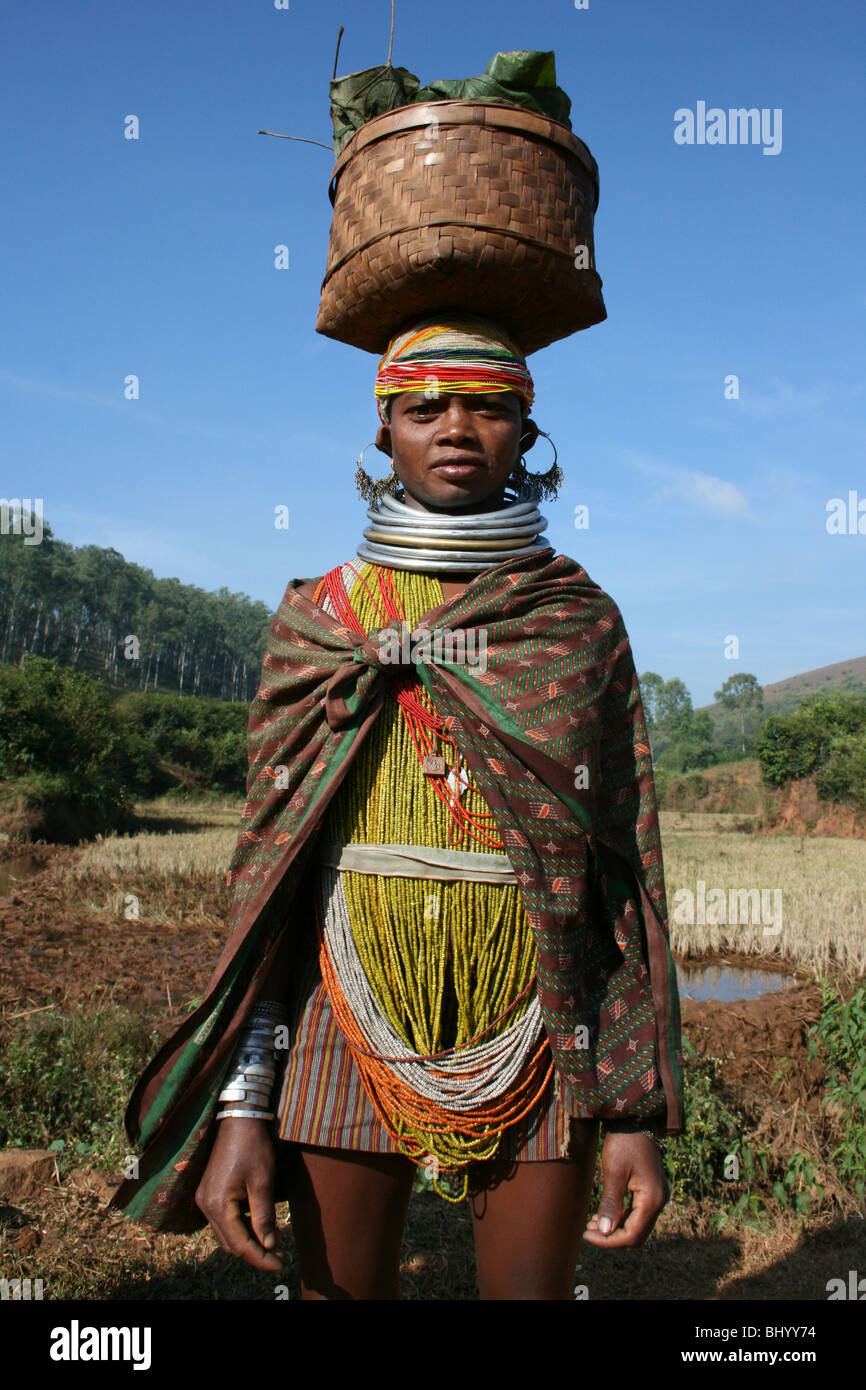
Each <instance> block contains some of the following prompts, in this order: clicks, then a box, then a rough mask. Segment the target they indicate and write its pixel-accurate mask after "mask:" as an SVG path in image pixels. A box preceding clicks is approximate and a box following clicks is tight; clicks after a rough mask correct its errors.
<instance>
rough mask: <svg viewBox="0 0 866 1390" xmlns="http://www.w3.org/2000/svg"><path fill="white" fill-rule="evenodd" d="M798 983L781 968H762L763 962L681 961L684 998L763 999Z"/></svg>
mask: <svg viewBox="0 0 866 1390" xmlns="http://www.w3.org/2000/svg"><path fill="white" fill-rule="evenodd" d="M796 983H797V981H796V979H795V978H794V976H793V975H783V974H782V973H781V972H780V971H777V970H762V969H761V967H760V966H759V965H741V964H738V965H727V964H725V963H724V962H721V963H719V962H715V963H714V962H702V963H701V964H700V965H679V964H678V965H677V984H678V985H679V990H680V995H681V997H682V998H684V999H695V1000H700V999H721V1000H724V1001H725V1002H726V1003H732V1002H733V1001H734V1000H735V999H759V998H760V996H761V995H762V994H772V993H774V992H779V991H780V990H783V989H790V988H791V987H792V985H795V984H796Z"/></svg>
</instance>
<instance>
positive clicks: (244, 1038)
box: [216, 999, 288, 1120]
mask: <svg viewBox="0 0 866 1390" xmlns="http://www.w3.org/2000/svg"><path fill="white" fill-rule="evenodd" d="M287 1023H288V1014H287V1012H286V1010H285V1008H284V1007H283V1005H282V1004H278V1003H276V1002H275V1001H274V1000H272V999H259V1000H258V1002H257V1003H256V1004H255V1005H254V1007H253V1010H252V1013H251V1014H250V1016H249V1020H248V1022H247V1025H246V1027H245V1029H244V1031H243V1033H242V1034H241V1039H240V1042H239V1043H238V1045H237V1048H236V1049H235V1053H234V1056H233V1057H232V1060H231V1065H230V1066H229V1069H228V1071H227V1072H226V1081H225V1086H224V1087H223V1089H222V1090H221V1091H220V1094H219V1100H220V1101H221V1102H222V1101H227V1102H231V1101H235V1102H242V1103H244V1104H247V1105H250V1106H254V1107H255V1109H250V1110H220V1111H219V1113H218V1114H217V1117H216V1118H217V1119H218V1120H232V1119H240V1120H272V1119H273V1118H274V1112H273V1111H272V1110H271V1109H270V1108H269V1107H270V1104H271V1101H272V1098H273V1091H274V1083H275V1081H276V1079H277V1051H278V1048H277V1046H276V1043H275V1041H274V1034H275V1032H276V1030H277V1028H278V1027H281V1026H285V1025H286V1024H287Z"/></svg>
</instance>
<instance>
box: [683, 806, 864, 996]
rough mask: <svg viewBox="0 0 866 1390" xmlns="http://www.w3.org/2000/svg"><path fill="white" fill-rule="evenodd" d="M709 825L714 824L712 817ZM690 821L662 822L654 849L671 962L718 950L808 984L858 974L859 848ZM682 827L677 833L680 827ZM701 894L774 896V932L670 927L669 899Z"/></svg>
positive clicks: (854, 843)
mask: <svg viewBox="0 0 866 1390" xmlns="http://www.w3.org/2000/svg"><path fill="white" fill-rule="evenodd" d="M713 819H715V820H718V819H719V818H718V817H714V818H713ZM694 820H695V818H694V816H689V815H688V814H687V815H686V819H685V820H684V821H683V820H681V819H680V816H679V815H678V813H676V812H665V813H663V815H662V846H663V853H664V863H665V882H666V886H667V892H668V909H669V912H670V915H671V944H672V948H673V950H674V952H675V953H676V954H678V955H681V956H684V957H687V956H700V955H704V954H709V953H717V952H721V951H738V952H742V953H743V954H744V955H755V956H771V957H774V958H776V959H779V958H781V959H783V960H786V961H788V962H790V963H791V964H794V965H797V966H800V967H801V968H803V969H804V970H806V971H808V972H809V973H810V974H811V975H812V976H813V977H814V978H815V979H820V978H821V976H822V975H824V974H827V973H828V972H830V971H834V972H835V971H837V970H841V971H842V972H843V973H844V974H845V975H847V976H848V977H849V978H851V979H856V978H860V977H862V976H863V975H864V974H866V932H864V930H863V925H864V922H866V843H864V842H863V841H862V840H843V839H834V838H831V837H829V836H821V837H820V838H819V837H815V838H813V839H808V838H806V839H805V841H803V840H801V837H800V836H799V835H776V836H760V835H747V834H742V833H738V832H736V831H734V830H729V829H721V830H720V829H715V828H713V829H710V830H709V831H708V830H707V829H706V828H703V827H701V828H697V827H695V824H694ZM681 826H682V828H680V827H681ZM698 880H702V881H703V882H704V883H705V884H706V887H707V890H709V889H711V888H722V889H724V890H725V892H726V893H727V892H728V890H730V889H732V888H733V889H750V888H757V889H769V890H774V889H776V888H779V889H781V892H782V931H781V934H780V935H778V936H772V935H767V934H765V933H764V928H763V925H762V924H761V923H760V922H757V923H751V922H749V923H746V924H739V925H738V924H730V923H727V924H723V923H719V924H718V925H710V924H703V925H702V924H700V923H697V922H696V923H695V924H694V925H688V924H683V925H677V923H676V921H675V920H674V902H675V894H676V892H677V891H678V890H680V889H689V890H690V891H691V892H692V893H697V883H698Z"/></svg>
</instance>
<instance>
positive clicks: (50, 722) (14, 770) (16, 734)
mask: <svg viewBox="0 0 866 1390" xmlns="http://www.w3.org/2000/svg"><path fill="white" fill-rule="evenodd" d="M0 722H2V730H3V733H2V737H0V777H3V778H5V779H7V780H8V781H10V782H12V783H13V787H12V792H13V793H17V794H19V795H20V796H21V797H22V798H23V800H24V802H25V804H26V805H27V806H28V807H33V808H36V809H38V810H39V811H40V812H41V813H43V815H44V816H45V817H47V818H48V819H49V820H50V819H51V817H52V816H53V817H54V818H55V819H58V818H59V819H60V820H61V821H62V820H66V819H71V821H73V822H74V821H75V818H76V816H78V817H80V818H81V821H82V823H86V824H87V825H88V826H89V827H91V828H92V829H96V830H98V829H108V828H110V827H112V826H114V825H116V824H117V823H118V821H119V820H121V819H122V817H123V816H124V815H125V813H126V812H128V811H129V810H130V809H131V806H130V801H129V797H128V793H127V783H128V779H129V767H130V762H131V760H133V759H134V757H135V753H136V750H135V748H134V746H133V745H132V744H130V742H129V740H128V737H127V734H126V731H125V730H124V728H123V727H122V725H121V723H120V722H119V720H118V718H117V715H116V711H115V708H114V705H113V702H112V699H111V696H110V694H109V693H108V691H107V690H106V688H105V687H104V686H103V685H102V684H101V683H100V682H99V681H95V680H93V679H92V678H91V677H90V676H85V675H82V674H81V672H78V671H72V670H70V669H69V668H68V667H60V666H58V665H57V663H56V662H55V661H53V660H46V659H45V658H42V657H29V658H28V659H27V660H26V661H25V663H24V665H23V667H10V666H5V667H0ZM79 833H82V832H81V831H80V830H79ZM71 838H73V839H74V838H77V836H76V834H75V827H74V826H73V829H72V833H71Z"/></svg>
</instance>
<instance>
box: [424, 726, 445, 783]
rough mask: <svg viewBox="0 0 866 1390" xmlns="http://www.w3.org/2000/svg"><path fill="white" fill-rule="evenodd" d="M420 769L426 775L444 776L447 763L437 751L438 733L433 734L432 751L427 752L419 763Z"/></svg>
mask: <svg viewBox="0 0 866 1390" xmlns="http://www.w3.org/2000/svg"><path fill="white" fill-rule="evenodd" d="M421 771H422V772H424V773H425V774H426V775H427V776H428V777H444V776H445V773H446V772H447V771H448V764H447V763H446V761H445V759H444V758H443V757H442V755H441V753H440V752H439V735H438V734H436V733H434V734H433V752H432V753H428V754H427V755H426V757H425V758H424V761H423V763H422V764H421Z"/></svg>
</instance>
